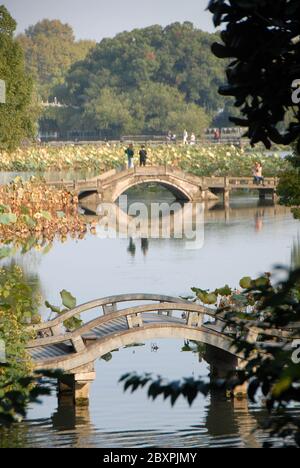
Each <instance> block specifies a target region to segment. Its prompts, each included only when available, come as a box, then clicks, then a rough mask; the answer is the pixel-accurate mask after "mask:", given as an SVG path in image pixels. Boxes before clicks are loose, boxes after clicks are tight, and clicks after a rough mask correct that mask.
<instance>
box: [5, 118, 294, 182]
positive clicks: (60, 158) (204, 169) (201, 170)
mask: <svg viewBox="0 0 300 468" xmlns="http://www.w3.org/2000/svg"><path fill="white" fill-rule="evenodd" d="M177 115H179V117H180V116H181V114H177ZM184 115H185V114H182V118H184ZM180 118H181V117H180ZM199 118H200V115H199ZM200 122H201V120H199V123H200ZM135 149H136V152H135V157H138V151H137V148H135ZM278 149H280V148H278ZM124 150H125V145H121V144H118V145H117V144H103V145H64V146H63V147H60V146H38V147H34V146H32V147H26V148H22V149H19V150H18V151H16V152H14V153H5V152H3V153H2V154H1V158H0V169H1V170H3V171H18V170H20V171H46V170H48V169H51V170H58V171H60V170H66V169H74V170H76V169H78V170H80V171H87V177H90V175H89V174H88V171H89V170H93V171H96V172H97V173H98V174H99V173H103V172H105V171H108V170H110V169H117V168H120V167H122V166H124V163H125V160H124ZM147 151H148V163H149V165H153V166H154V165H156V166H160V165H165V164H168V165H171V166H174V167H179V168H181V169H183V170H184V171H187V172H191V173H194V174H196V175H199V176H220V177H222V176H236V177H243V176H245V177H251V176H252V172H253V166H254V164H255V162H256V161H259V162H260V163H261V164H262V165H263V168H264V175H265V176H266V177H278V176H279V175H281V174H282V173H284V172H285V171H290V170H291V168H292V166H291V165H290V163H289V162H288V161H287V160H286V159H284V158H282V157H281V155H280V154H279V152H277V151H276V149H275V148H274V153H272V154H270V155H266V154H265V153H264V152H263V151H259V150H257V151H254V150H248V149H246V150H244V149H240V148H238V147H235V146H228V145H227V146H226V145H224V146H223V145H213V146H202V145H195V146H188V145H186V146H183V145H181V146H179V145H177V146H175V145H161V146H149V148H147Z"/></svg>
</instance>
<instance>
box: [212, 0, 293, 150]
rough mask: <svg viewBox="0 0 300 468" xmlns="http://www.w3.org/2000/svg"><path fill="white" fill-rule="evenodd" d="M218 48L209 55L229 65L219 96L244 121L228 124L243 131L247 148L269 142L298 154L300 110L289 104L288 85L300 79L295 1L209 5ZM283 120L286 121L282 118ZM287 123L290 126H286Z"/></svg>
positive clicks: (224, 0) (215, 1) (216, 0)
mask: <svg viewBox="0 0 300 468" xmlns="http://www.w3.org/2000/svg"><path fill="white" fill-rule="evenodd" d="M208 8H209V10H210V11H211V12H212V13H213V15H214V18H213V19H214V24H215V26H222V32H221V39H222V43H219V42H216V43H215V44H214V45H213V47H212V50H213V53H214V54H215V55H216V56H217V57H219V58H222V59H224V58H225V59H226V60H228V59H232V60H233V61H231V63H230V64H229V65H228V67H227V81H228V84H227V85H226V86H222V87H221V88H220V93H221V94H222V95H223V96H233V97H234V99H235V105H236V107H238V108H240V109H241V114H242V116H243V118H232V121H233V122H234V123H235V124H237V125H239V126H244V127H246V128H248V136H249V137H250V139H251V142H252V144H255V143H257V142H259V141H261V142H263V143H264V144H265V145H266V146H267V147H268V148H269V147H270V146H271V142H274V143H279V144H290V143H292V142H293V141H298V148H299V149H300V140H299V136H300V107H299V104H294V103H293V102H292V91H293V90H292V83H293V81H294V80H297V79H299V71H300V70H299V63H300V48H299V43H297V41H293V39H295V38H296V37H298V35H299V21H298V18H299V15H300V3H299V2H298V1H297V0H264V1H258V0H248V1H234V2H233V1H232V2H228V1H227V0H210V2H209V7H208ZM287 117H288V118H287ZM291 119H292V120H291Z"/></svg>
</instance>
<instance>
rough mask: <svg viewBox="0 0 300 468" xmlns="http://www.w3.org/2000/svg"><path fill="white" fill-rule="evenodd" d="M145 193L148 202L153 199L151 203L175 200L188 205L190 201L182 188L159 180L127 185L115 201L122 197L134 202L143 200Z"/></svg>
mask: <svg viewBox="0 0 300 468" xmlns="http://www.w3.org/2000/svg"><path fill="white" fill-rule="evenodd" d="M145 192H147V193H148V195H149V200H151V199H153V201H170V202H172V201H174V200H175V201H179V202H181V203H188V202H190V201H191V197H190V195H189V194H188V193H187V192H186V191H185V190H184V189H183V188H182V187H178V186H176V185H174V184H171V183H167V182H163V181H159V180H158V181H151V182H134V183H132V184H128V186H127V187H125V188H124V190H123V191H122V192H121V193H119V194H118V196H117V199H116V201H118V200H119V198H120V196H122V195H127V196H128V197H130V198H132V199H136V200H139V199H141V200H145ZM168 199H169V200H168Z"/></svg>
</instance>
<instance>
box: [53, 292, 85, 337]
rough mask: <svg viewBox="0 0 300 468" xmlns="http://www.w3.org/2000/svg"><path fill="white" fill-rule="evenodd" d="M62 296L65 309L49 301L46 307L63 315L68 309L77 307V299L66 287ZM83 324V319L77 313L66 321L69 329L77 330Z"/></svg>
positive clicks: (65, 324) (65, 323)
mask: <svg viewBox="0 0 300 468" xmlns="http://www.w3.org/2000/svg"><path fill="white" fill-rule="evenodd" d="M60 297H61V299H62V305H63V306H64V309H61V307H57V306H54V305H52V304H50V303H49V302H48V301H46V302H45V305H46V307H47V308H48V309H50V310H51V311H52V312H54V313H55V314H57V315H62V314H64V313H65V312H67V311H68V310H72V309H75V307H76V303H77V301H76V299H75V297H74V296H72V294H71V293H70V292H68V291H66V290H65V289H64V290H63V291H61V293H60ZM82 325H83V321H82V320H81V318H80V316H79V315H75V316H74V317H71V318H70V319H68V320H65V321H64V326H65V327H66V329H67V330H68V331H73V330H76V329H77V328H79V327H81V326H82Z"/></svg>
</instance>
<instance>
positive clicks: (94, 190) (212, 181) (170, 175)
mask: <svg viewBox="0 0 300 468" xmlns="http://www.w3.org/2000/svg"><path fill="white" fill-rule="evenodd" d="M142 184H160V185H162V186H164V187H166V188H167V189H168V190H170V191H171V192H172V193H173V194H174V196H175V197H176V198H177V199H179V200H183V201H189V202H196V201H204V200H215V199H217V198H218V197H217V195H219V194H223V196H224V201H225V204H227V203H228V202H229V197H230V193H231V192H232V191H233V190H237V189H249V190H256V191H257V192H258V193H259V196H260V198H264V197H266V196H267V195H271V196H272V198H273V200H274V201H276V189H277V185H278V180H277V179H276V178H265V180H264V183H263V184H261V185H257V184H255V183H254V181H253V178H252V177H198V176H196V175H194V174H190V173H187V172H184V171H183V170H181V169H178V168H175V167H171V166H148V167H136V168H133V169H128V170H123V171H117V170H112V171H109V172H107V173H105V174H102V175H100V176H98V177H94V178H92V179H89V180H78V181H56V182H49V185H51V186H56V187H65V188H67V189H69V190H72V191H75V193H76V194H77V195H78V196H79V198H80V199H85V200H87V199H89V200H92V201H94V202H95V203H100V202H108V203H115V202H116V201H117V200H118V198H119V197H120V196H121V195H122V194H124V193H125V192H126V191H127V190H129V189H130V188H132V187H136V186H139V185H142Z"/></svg>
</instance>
